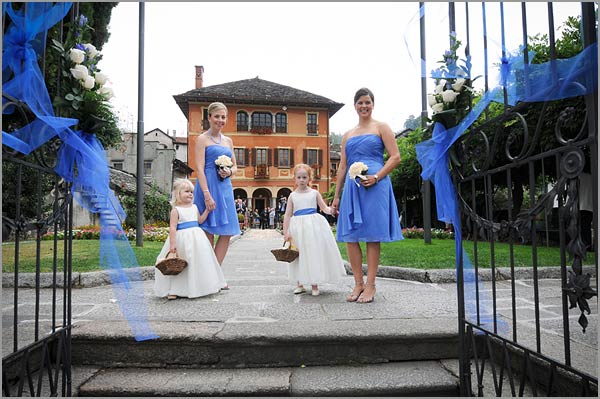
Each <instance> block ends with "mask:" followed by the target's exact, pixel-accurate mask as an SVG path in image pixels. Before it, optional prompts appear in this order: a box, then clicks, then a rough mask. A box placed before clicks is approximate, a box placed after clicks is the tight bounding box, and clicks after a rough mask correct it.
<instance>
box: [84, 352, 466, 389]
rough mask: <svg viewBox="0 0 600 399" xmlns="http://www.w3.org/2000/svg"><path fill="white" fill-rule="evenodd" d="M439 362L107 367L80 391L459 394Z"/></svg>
mask: <svg viewBox="0 0 600 399" xmlns="http://www.w3.org/2000/svg"><path fill="white" fill-rule="evenodd" d="M458 394H459V390H458V379H457V377H456V375H455V374H453V373H452V372H450V371H448V370H447V369H446V368H445V367H444V366H443V365H442V364H441V363H440V362H437V361H409V362H395V363H382V364H371V365H355V366H315V367H281V368H245V369H196V368H190V369H182V368H175V369H174V368H127V369H118V368H106V369H102V370H100V371H99V372H98V373H97V374H95V375H94V376H93V377H92V378H90V379H88V380H87V381H86V382H85V383H84V384H82V385H81V386H80V387H79V392H78V393H77V395H78V396H94V397H102V396H103V397H106V396H122V397H123V396H135V397H153V396H169V397H181V396H196V397H204V396H239V397H242V396H314V397H317V396H337V397H346V396H430V397H439V396H458Z"/></svg>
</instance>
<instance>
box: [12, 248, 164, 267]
mask: <svg viewBox="0 0 600 399" xmlns="http://www.w3.org/2000/svg"><path fill="white" fill-rule="evenodd" d="M61 244H62V243H59V247H58V250H57V251H58V254H59V256H60V255H62V253H63V251H62V246H61ZM163 245H164V242H158V241H145V242H144V246H143V247H137V246H136V245H135V242H131V248H132V249H133V252H134V253H135V256H136V259H137V261H138V264H139V265H140V266H151V265H154V263H155V262H156V257H157V256H158V254H159V252H160V250H161V249H162V246H163ZM53 247H54V244H53V242H52V241H51V240H49V241H41V246H40V259H41V261H40V271H41V272H51V271H52V264H53V253H54V248H53ZM99 248H100V241H99V240H73V260H72V263H73V271H75V272H89V271H97V270H102V268H101V267H100V263H99V258H100V256H99ZM35 254H36V243H35V241H25V242H23V241H22V242H20V243H19V271H20V272H24V273H27V272H34V271H35ZM14 258H15V245H14V243H3V244H2V271H3V272H14V263H15V262H14ZM57 264H58V270H63V261H62V257H61V258H59V259H58V260H57Z"/></svg>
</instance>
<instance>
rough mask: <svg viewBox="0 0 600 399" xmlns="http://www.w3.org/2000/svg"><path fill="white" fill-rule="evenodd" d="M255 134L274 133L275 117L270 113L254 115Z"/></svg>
mask: <svg viewBox="0 0 600 399" xmlns="http://www.w3.org/2000/svg"><path fill="white" fill-rule="evenodd" d="M250 131H251V132H253V133H263V134H264V133H273V115H271V114H270V113H269V112H254V113H253V114H252V128H251V129H250Z"/></svg>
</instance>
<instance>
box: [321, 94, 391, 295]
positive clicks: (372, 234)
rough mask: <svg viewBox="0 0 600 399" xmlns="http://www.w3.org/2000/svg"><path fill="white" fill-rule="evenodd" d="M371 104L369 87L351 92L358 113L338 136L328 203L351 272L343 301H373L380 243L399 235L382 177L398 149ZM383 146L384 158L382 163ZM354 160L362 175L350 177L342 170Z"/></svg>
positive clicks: (387, 184)
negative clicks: (364, 254)
mask: <svg viewBox="0 0 600 399" xmlns="http://www.w3.org/2000/svg"><path fill="white" fill-rule="evenodd" d="M374 104H375V97H374V96H373V93H372V92H371V91H370V90H369V89H367V88H362V89H359V90H358V91H357V92H356V94H355V96H354V108H355V109H356V113H357V114H358V124H357V125H356V126H355V127H354V128H352V129H350V130H349V131H347V132H346V133H345V134H344V136H343V138H342V151H341V159H340V165H339V169H338V177H337V182H336V187H335V195H334V198H333V202H332V205H331V207H332V208H333V210H337V211H338V212H339V216H338V221H337V236H336V238H337V240H338V241H340V242H346V245H347V248H348V258H349V260H350V265H351V266H352V273H353V275H354V282H355V285H354V289H353V290H352V293H351V294H350V295H349V296H348V297H347V298H346V300H347V301H348V302H359V303H368V302H373V300H374V298H375V289H376V288H375V276H376V275H377V268H378V267H379V257H380V243H381V242H391V241H399V240H402V239H403V237H402V229H401V227H400V220H399V216H398V208H397V205H396V199H395V198H394V192H393V190H392V183H391V180H390V178H389V176H388V174H389V173H390V172H391V171H392V170H393V169H394V168H395V167H396V166H398V164H399V163H400V152H399V151H398V145H397V144H396V139H395V137H394V133H393V132H392V129H391V128H390V127H389V126H388V124H387V123H384V122H380V121H377V120H375V119H373V118H372V117H371V114H372V112H373V106H374ZM385 150H387V152H388V154H389V158H388V159H387V161H386V162H385V163H384V162H383V154H384V151H385ZM355 162H362V163H364V164H366V165H367V167H368V170H367V172H366V175H365V176H363V179H359V178H355V179H352V178H351V177H350V174H349V173H348V172H350V171H351V169H353V168H352V165H353V164H354V163H355ZM342 189H343V190H342ZM340 193H341V195H342V197H341V200H340ZM360 242H365V243H366V247H367V281H366V283H365V282H364V275H363V270H362V249H361V247H360V244H359V243H360Z"/></svg>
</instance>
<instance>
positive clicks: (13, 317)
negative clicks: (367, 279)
mask: <svg viewBox="0 0 600 399" xmlns="http://www.w3.org/2000/svg"><path fill="white" fill-rule="evenodd" d="M24 7H26V5H25V6H24ZM70 15H71V18H74V12H73V11H71V14H70ZM8 20H9V17H8V16H7V15H5V14H4V12H3V21H2V23H3V32H4V33H6V29H7V26H8V25H9V21H8ZM59 29H60V31H61V32H62V22H61V23H60V25H59ZM5 49H6V45H5ZM44 56H45V54H44ZM44 58H45V57H42V58H41V60H40V65H41V66H44V65H45V59H44ZM44 73H45V71H44ZM52 78H54V79H57V80H60V78H59V77H52ZM59 84H60V83H59ZM2 102H3V104H2V114H3V118H2V130H3V132H8V133H10V132H12V131H15V130H17V129H19V128H21V127H23V126H27V125H28V124H29V123H30V122H31V121H32V120H33V119H35V115H34V114H33V113H32V111H31V110H30V109H29V107H28V106H27V104H25V103H23V102H21V101H19V100H17V99H15V98H13V97H11V96H9V95H7V94H6V93H5V92H4V91H3V94H2ZM38 133H39V132H38ZM60 144H61V142H60V140H59V139H57V138H55V139H53V140H51V141H49V142H47V143H46V144H44V145H42V146H40V147H39V148H37V149H36V150H35V151H33V152H32V153H30V154H28V155H24V154H22V153H20V152H18V151H15V150H13V149H11V148H10V147H8V146H6V145H4V143H3V145H2V243H3V249H2V252H3V257H2V271H3V285H4V286H5V287H6V286H7V285H8V286H9V287H6V288H4V289H3V296H2V300H3V314H2V319H3V323H2V348H3V353H2V393H3V396H71V283H70V282H72V268H71V258H72V246H71V242H72V240H71V237H72V220H73V198H72V195H71V187H70V184H67V183H65V182H64V181H63V180H62V179H61V178H60V177H59V176H58V175H57V174H56V173H55V171H54V167H55V165H56V162H57V154H58V149H59V148H60ZM7 277H8V278H7ZM6 281H8V282H9V284H5V282H6Z"/></svg>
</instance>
